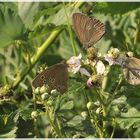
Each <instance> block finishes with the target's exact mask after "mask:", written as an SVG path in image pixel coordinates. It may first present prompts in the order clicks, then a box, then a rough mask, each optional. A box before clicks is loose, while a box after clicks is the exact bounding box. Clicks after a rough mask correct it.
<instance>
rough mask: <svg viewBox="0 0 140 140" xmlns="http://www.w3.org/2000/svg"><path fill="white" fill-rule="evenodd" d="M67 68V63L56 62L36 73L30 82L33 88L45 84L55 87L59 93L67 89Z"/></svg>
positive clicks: (51, 87)
mask: <svg viewBox="0 0 140 140" xmlns="http://www.w3.org/2000/svg"><path fill="white" fill-rule="evenodd" d="M67 81H68V70H67V65H66V64H62V63H58V64H55V65H53V66H50V67H49V68H48V69H45V70H44V71H43V72H41V73H40V74H38V75H37V76H36V77H35V79H34V80H33V82H32V85H33V87H34V88H37V87H42V86H43V85H44V84H47V85H48V86H49V88H50V89H51V90H52V89H56V90H57V91H59V92H60V93H64V92H66V91H67V88H68V87H67Z"/></svg>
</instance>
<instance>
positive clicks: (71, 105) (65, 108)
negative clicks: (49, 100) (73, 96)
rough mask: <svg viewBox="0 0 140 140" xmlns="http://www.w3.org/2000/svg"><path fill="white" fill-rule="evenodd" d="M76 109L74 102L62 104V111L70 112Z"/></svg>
mask: <svg viewBox="0 0 140 140" xmlns="http://www.w3.org/2000/svg"><path fill="white" fill-rule="evenodd" d="M73 107H74V104H73V101H68V102H66V103H65V104H61V106H60V110H70V109H72V108H73Z"/></svg>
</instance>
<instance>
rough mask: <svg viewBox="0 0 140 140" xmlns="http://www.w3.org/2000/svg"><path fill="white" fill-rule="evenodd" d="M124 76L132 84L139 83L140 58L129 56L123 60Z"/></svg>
mask: <svg viewBox="0 0 140 140" xmlns="http://www.w3.org/2000/svg"><path fill="white" fill-rule="evenodd" d="M123 73H124V77H125V79H126V80H127V81H128V83H130V84H132V85H138V84H140V59H138V58H135V57H130V58H128V59H127V60H126V62H125V68H124V70H123Z"/></svg>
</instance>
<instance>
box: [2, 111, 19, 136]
mask: <svg viewBox="0 0 140 140" xmlns="http://www.w3.org/2000/svg"><path fill="white" fill-rule="evenodd" d="M18 118H19V114H18V112H17V111H16V112H13V113H11V114H9V115H8V114H6V115H2V116H1V119H0V138H15V137H16V134H15V133H16V131H17V123H18V121H17V120H18ZM5 119H6V122H5Z"/></svg>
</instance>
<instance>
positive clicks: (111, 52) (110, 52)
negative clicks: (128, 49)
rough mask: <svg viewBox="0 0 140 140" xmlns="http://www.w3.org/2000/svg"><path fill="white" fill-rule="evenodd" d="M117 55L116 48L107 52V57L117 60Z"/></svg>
mask: <svg viewBox="0 0 140 140" xmlns="http://www.w3.org/2000/svg"><path fill="white" fill-rule="evenodd" d="M119 55H120V51H119V49H117V48H111V49H110V50H109V51H108V56H109V57H112V58H117V57H119Z"/></svg>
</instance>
